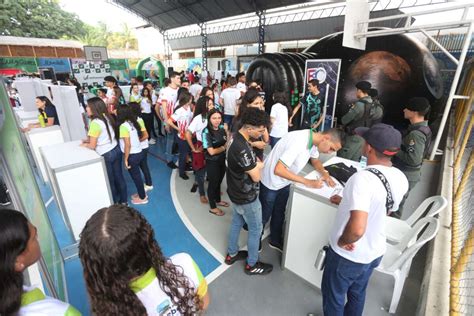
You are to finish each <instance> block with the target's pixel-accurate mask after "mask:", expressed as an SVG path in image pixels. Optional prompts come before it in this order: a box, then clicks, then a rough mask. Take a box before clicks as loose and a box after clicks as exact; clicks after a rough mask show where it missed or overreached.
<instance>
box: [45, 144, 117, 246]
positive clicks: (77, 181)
mask: <svg viewBox="0 0 474 316" xmlns="http://www.w3.org/2000/svg"><path fill="white" fill-rule="evenodd" d="M80 143H81V142H80V141H74V142H67V143H63V144H57V145H53V146H45V147H42V148H41V153H42V155H43V159H44V162H45V165H46V167H47V171H48V176H49V179H50V184H51V188H52V190H53V194H54V197H55V199H56V202H57V203H58V206H59V209H60V210H61V213H62V216H63V219H64V221H65V223H66V225H67V226H68V227H69V229H70V231H71V232H72V234H73V237H74V239H75V240H76V241H77V240H79V235H80V233H81V231H82V229H83V228H84V226H85V224H86V222H87V220H88V219H89V218H90V217H91V216H92V215H93V214H94V213H95V212H96V211H97V210H99V209H100V208H103V207H107V206H110V205H111V204H112V194H111V191H110V186H109V179H108V176H107V170H106V168H105V162H104V158H103V157H102V156H100V155H98V154H97V153H96V152H95V151H94V150H90V149H87V148H84V147H80V146H79V145H80Z"/></svg>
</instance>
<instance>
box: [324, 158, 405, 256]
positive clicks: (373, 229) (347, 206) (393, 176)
mask: <svg viewBox="0 0 474 316" xmlns="http://www.w3.org/2000/svg"><path fill="white" fill-rule="evenodd" d="M368 168H374V169H377V170H379V171H380V172H381V173H382V174H383V175H384V176H385V178H386V179H387V181H388V183H389V185H390V189H391V191H392V197H393V201H394V205H393V209H392V210H391V211H397V210H398V207H399V205H400V202H401V201H402V199H403V196H404V195H405V193H406V192H407V191H408V180H407V178H406V177H405V175H404V174H403V173H402V172H401V171H400V170H399V169H397V168H395V167H387V166H382V165H369V166H368ZM386 199H387V190H386V189H385V186H384V185H383V184H382V181H380V179H379V178H378V177H377V176H376V175H375V174H373V173H372V172H370V171H367V170H360V171H358V172H356V173H355V174H354V175H352V176H351V177H350V178H349V180H348V181H347V183H346V187H345V188H344V194H343V197H342V201H341V203H340V204H339V207H338V209H337V213H336V219H335V221H334V225H333V228H332V230H331V233H330V236H329V244H330V245H331V248H332V249H333V250H334V251H335V252H336V253H338V254H339V255H340V256H342V257H344V258H346V259H348V260H350V261H353V262H357V263H362V264H368V263H370V262H372V261H374V260H375V259H377V258H378V257H380V256H382V255H383V254H384V253H385V250H386V237H385V219H386V217H387V209H386V206H385V203H386ZM355 210H356V211H362V212H366V213H368V214H367V215H368V216H367V226H366V229H365V233H364V235H363V236H362V237H361V238H360V239H359V240H358V241H356V242H355V248H354V250H353V251H347V250H345V249H343V248H340V247H339V246H338V245H337V241H338V240H339V237H341V235H342V233H343V231H344V229H345V227H346V225H347V222H348V221H349V218H350V215H351V211H355Z"/></svg>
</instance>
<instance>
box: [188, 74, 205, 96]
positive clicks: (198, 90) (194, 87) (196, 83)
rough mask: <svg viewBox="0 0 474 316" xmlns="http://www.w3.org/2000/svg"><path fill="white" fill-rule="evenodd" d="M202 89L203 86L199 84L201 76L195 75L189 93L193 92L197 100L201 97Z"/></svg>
mask: <svg viewBox="0 0 474 316" xmlns="http://www.w3.org/2000/svg"><path fill="white" fill-rule="evenodd" d="M201 90H202V86H201V85H200V84H199V77H195V78H194V82H193V84H192V85H191V86H190V87H189V93H191V95H192V96H193V98H194V99H195V100H197V99H198V98H199V94H200V93H201Z"/></svg>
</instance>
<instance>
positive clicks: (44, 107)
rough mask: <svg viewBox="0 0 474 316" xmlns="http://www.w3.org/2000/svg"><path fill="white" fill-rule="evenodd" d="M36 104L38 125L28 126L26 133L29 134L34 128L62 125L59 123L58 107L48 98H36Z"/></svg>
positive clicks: (25, 129)
mask: <svg viewBox="0 0 474 316" xmlns="http://www.w3.org/2000/svg"><path fill="white" fill-rule="evenodd" d="M35 103H36V107H37V108H38V113H39V115H38V123H31V124H28V127H27V128H24V129H23V131H24V132H27V131H29V130H31V129H32V128H39V127H48V126H53V125H61V124H60V123H59V118H58V112H56V107H55V106H54V104H53V103H51V101H50V100H49V99H48V97H45V96H39V97H36V100H35Z"/></svg>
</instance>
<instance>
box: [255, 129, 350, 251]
mask: <svg viewBox="0 0 474 316" xmlns="http://www.w3.org/2000/svg"><path fill="white" fill-rule="evenodd" d="M341 138H342V133H341V132H340V131H338V130H336V129H330V130H328V131H325V132H323V133H318V132H314V131H312V130H309V129H304V130H299V131H293V132H291V133H288V134H286V135H285V136H283V137H282V139H281V140H280V141H279V142H278V143H277V144H276V145H275V148H273V150H272V151H271V152H270V154H269V155H268V157H267V158H266V159H265V165H264V167H263V171H262V178H261V180H260V195H259V198H260V203H261V204H262V223H263V225H265V224H266V223H267V221H268V220H269V219H270V217H271V221H270V238H269V241H268V244H269V246H270V247H271V248H273V249H276V250H279V251H282V249H283V224H284V220H285V210H286V203H287V202H288V197H289V194H290V186H291V183H293V182H299V183H301V184H303V185H305V186H307V187H310V188H320V187H322V186H323V181H324V182H326V183H327V185H329V186H334V184H335V183H334V181H333V180H332V179H331V177H330V176H329V173H328V172H327V171H326V170H325V169H324V167H323V165H322V163H321V161H319V159H318V158H319V153H320V152H322V153H331V152H335V151H338V150H339V149H340V148H341ZM308 160H310V162H311V165H312V166H313V168H314V169H315V170H316V171H318V172H319V173H320V174H321V180H309V179H306V178H305V177H303V176H301V175H299V173H300V172H301V171H302V170H303V168H304V167H305V166H306V164H307V163H308Z"/></svg>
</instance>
